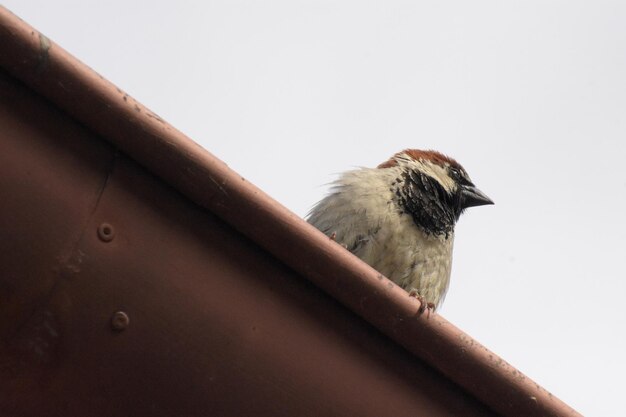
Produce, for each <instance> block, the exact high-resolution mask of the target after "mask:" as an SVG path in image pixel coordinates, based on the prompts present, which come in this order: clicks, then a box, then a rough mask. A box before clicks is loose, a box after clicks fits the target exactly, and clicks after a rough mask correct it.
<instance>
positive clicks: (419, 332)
mask: <svg viewBox="0 0 626 417" xmlns="http://www.w3.org/2000/svg"><path fill="white" fill-rule="evenodd" d="M0 65H1V66H2V67H3V68H4V69H5V70H6V71H8V72H9V73H10V74H12V76H14V77H15V78H17V79H19V80H21V81H22V82H24V83H25V84H26V85H28V86H29V87H31V88H32V89H34V90H35V91H37V92H38V93H39V94H41V95H42V96H44V97H46V98H47V99H48V100H50V101H51V102H53V103H54V104H55V105H57V106H58V107H60V108H61V109H63V110H65V111H66V112H68V113H69V114H71V115H72V116H73V117H75V118H76V119H77V120H79V121H80V122H81V123H83V124H84V125H86V126H88V127H89V128H90V129H91V130H93V131H95V132H96V133H98V134H99V135H101V136H102V137H104V138H105V139H106V140H107V141H109V142H111V143H112V144H114V146H116V147H117V148H119V149H121V150H122V151H123V152H125V153H127V154H128V155H129V156H131V157H132V158H134V159H135V160H136V161H137V162H139V163H140V164H141V165H143V166H144V167H145V168H147V169H148V170H149V171H151V172H152V173H153V174H155V175H156V176H158V177H159V178H161V179H162V180H163V181H165V182H166V183H168V184H170V185H171V186H173V187H175V188H176V189H178V190H179V191H180V192H181V193H182V194H184V195H185V196H186V197H188V198H189V199H191V200H192V201H194V202H195V203H197V204H198V205H200V206H202V207H204V208H206V209H208V210H210V211H211V212H212V213H215V214H216V215H217V216H219V217H220V218H222V219H223V220H224V221H226V222H227V223H229V224H230V225H232V226H233V227H235V228H236V229H237V230H239V231H240V232H241V233H243V234H244V235H246V236H248V237H249V238H250V239H252V240H253V241H255V242H256V243H257V244H259V245H260V246H261V247H263V248H265V249H266V250H267V251H269V252H270V253H271V254H273V255H274V256H276V257H277V258H278V259H280V260H281V261H282V262H284V263H285V264H287V265H288V266H290V267H291V268H293V269H294V270H296V271H297V272H299V273H300V274H302V275H304V276H305V277H307V278H308V279H309V280H311V281H312V282H313V283H315V285H317V286H318V287H320V288H322V289H323V290H324V291H326V292H327V293H328V294H330V295H331V296H332V297H334V298H335V299H337V300H339V301H340V302H341V303H342V304H344V305H345V306H347V307H348V308H349V309H350V310H352V311H353V312H355V313H356V314H358V315H359V316H361V317H363V318H364V319H365V320H367V321H368V322H370V323H371V324H372V325H374V326H375V327H376V328H378V329H379V330H380V331H381V332H383V333H384V334H386V335H387V336H389V337H390V338H391V339H393V340H394V341H395V342H397V343H399V344H400V345H402V346H404V347H405V348H406V349H407V350H409V351H410V352H412V353H413V354H415V355H416V356H418V357H419V358H421V359H422V360H424V361H425V362H427V363H428V364H430V365H431V366H433V367H434V368H436V369H438V370H439V371H441V372H442V373H443V374H444V375H446V376H447V377H448V378H449V379H451V380H452V381H454V382H456V383H457V384H459V385H460V386H462V387H463V388H464V389H465V390H467V391H468V392H470V393H471V394H472V395H474V396H476V397H477V398H478V399H480V400H481V401H483V402H484V403H485V404H487V405H489V406H490V407H491V408H493V409H494V410H495V411H497V412H499V413H501V414H503V415H509V416H514V415H515V416H519V415H524V416H579V415H580V414H579V413H577V412H576V411H575V410H573V409H572V408H570V407H569V406H568V405H567V404H565V403H563V402H562V401H561V400H559V399H558V398H556V397H554V396H553V395H552V394H550V393H549V392H548V391H546V390H545V389H543V388H542V387H541V386H539V385H538V384H537V383H535V382H534V381H532V380H531V379H530V378H528V377H526V376H525V375H524V374H522V373H521V372H520V371H518V370H517V369H516V368H514V367H513V366H511V365H510V364H508V363H507V362H506V361H504V360H503V359H501V358H500V357H498V356H497V355H496V354H494V353H492V352H491V351H489V350H488V349H487V348H485V347H483V346H482V345H481V344H479V343H478V342H476V341H475V340H474V339H472V338H471V337H470V336H469V335H467V334H465V333H464V332H463V331H461V330H460V329H458V328H457V327H455V326H454V325H453V324H451V323H450V322H448V321H447V320H445V319H444V318H443V317H442V316H440V315H437V314H433V315H430V316H428V315H422V316H418V315H417V314H416V313H417V310H418V308H419V301H417V300H415V299H413V298H410V297H408V296H407V294H406V292H405V291H404V290H402V289H401V288H399V287H398V286H397V285H395V284H394V283H393V282H391V281H390V280H388V279H387V278H385V277H383V276H382V275H381V274H379V273H378V272H377V271H375V270H374V269H372V268H371V267H369V266H368V265H366V264H365V263H363V262H362V261H360V260H359V259H358V258H356V257H354V256H353V255H352V254H350V253H349V252H348V251H346V250H344V249H343V248H342V247H340V246H339V245H337V244H336V243H335V242H333V241H331V240H330V239H328V238H327V237H326V236H324V235H323V234H322V233H320V232H319V231H317V230H316V229H314V228H313V227H312V226H310V225H309V224H308V223H306V222H305V221H304V220H303V219H301V218H300V217H298V216H296V215H295V214H294V213H292V212H290V211H289V210H288V209H287V208H285V207H283V206H282V205H281V204H280V203H278V202H277V201H275V200H273V199H272V198H271V197H269V196H268V195H267V194H265V193H264V192H263V191H261V190H260V189H258V188H257V187H255V186H254V185H253V184H251V183H250V182H248V181H246V180H245V179H244V178H243V177H241V176H240V175H239V174H237V173H236V172H234V171H233V170H231V169H230V168H228V166H227V165H226V164H225V163H224V162H222V161H220V160H219V159H218V158H216V157H215V156H213V155H211V154H210V153H209V152H208V151H206V150H205V149H203V148H202V147H200V146H199V145H198V144H196V143H195V142H193V141H192V140H191V139H189V138H188V137H186V136H185V135H184V134H182V133H181V132H179V131H178V130H176V129H175V128H173V127H172V126H170V125H169V124H168V123H167V122H165V121H164V120H162V119H161V118H160V117H159V116H158V115H156V114H155V113H153V112H151V111H150V110H149V109H147V108H146V107H144V106H143V105H142V104H140V103H138V102H137V101H135V100H134V99H133V98H132V97H130V96H129V95H128V94H126V93H124V91H122V90H121V89H119V88H117V87H116V86H114V85H113V84H112V83H110V82H109V81H107V80H106V79H104V78H103V77H102V76H100V75H99V74H97V73H96V72H95V71H93V70H92V69H90V68H89V67H88V66H87V65H85V64H83V63H82V62H80V61H79V60H78V59H76V58H74V57H73V56H72V55H70V54H69V53H68V52H66V51H65V50H63V49H62V48H61V47H59V46H58V45H56V44H55V43H53V42H52V41H50V40H49V39H48V38H47V37H45V36H44V35H42V34H40V33H39V32H38V31H37V30H35V29H34V28H32V27H30V26H29V25H28V24H26V23H25V22H23V21H22V20H21V19H19V18H18V17H16V16H15V15H13V14H12V13H11V12H10V11H8V10H7V9H6V8H4V7H2V6H0Z"/></svg>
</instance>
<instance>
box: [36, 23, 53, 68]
mask: <svg viewBox="0 0 626 417" xmlns="http://www.w3.org/2000/svg"><path fill="white" fill-rule="evenodd" d="M50 46H52V44H51V43H50V39H48V38H47V37H46V36H45V35H43V34H42V33H39V54H37V66H36V67H35V70H36V71H37V72H38V73H40V74H41V73H42V72H44V71H45V70H46V68H48V63H49V61H50V54H49V51H50Z"/></svg>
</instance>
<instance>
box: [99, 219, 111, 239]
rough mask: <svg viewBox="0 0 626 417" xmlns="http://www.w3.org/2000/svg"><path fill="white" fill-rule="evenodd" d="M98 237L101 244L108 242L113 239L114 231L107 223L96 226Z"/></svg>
mask: <svg viewBox="0 0 626 417" xmlns="http://www.w3.org/2000/svg"><path fill="white" fill-rule="evenodd" d="M98 237H99V238H100V240H101V241H103V242H110V241H112V240H113V237H115V229H113V226H111V225H110V224H109V223H102V224H101V225H100V226H98Z"/></svg>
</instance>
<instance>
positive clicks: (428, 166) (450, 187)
mask: <svg viewBox="0 0 626 417" xmlns="http://www.w3.org/2000/svg"><path fill="white" fill-rule="evenodd" d="M402 162H404V165H406V166H408V167H409V168H412V169H418V170H420V171H421V172H423V173H424V174H426V175H428V176H429V177H431V178H434V179H435V180H437V182H438V183H439V184H441V186H442V187H443V189H444V190H446V191H447V192H448V193H449V194H452V193H454V192H455V191H456V189H457V184H456V182H455V181H454V180H453V179H452V178H450V176H449V175H448V169H447V168H448V166H447V164H446V165H445V166H443V167H442V166H440V165H437V164H434V163H432V162H431V161H425V160H418V161H416V160H414V159H409V158H406V159H403V160H402Z"/></svg>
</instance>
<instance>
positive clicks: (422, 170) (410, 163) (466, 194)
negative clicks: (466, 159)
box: [378, 149, 493, 236]
mask: <svg viewBox="0 0 626 417" xmlns="http://www.w3.org/2000/svg"><path fill="white" fill-rule="evenodd" d="M393 167H396V169H397V170H398V171H399V177H398V178H396V179H395V181H394V183H393V184H392V190H393V192H394V193H395V195H396V196H397V197H398V204H399V205H400V206H401V208H402V209H403V210H404V211H405V212H406V213H408V214H411V215H412V216H413V220H414V221H415V223H416V224H417V226H418V227H420V228H421V229H423V230H424V231H425V232H426V233H428V234H431V233H432V234H436V235H441V234H444V235H446V236H447V235H448V234H449V233H450V232H451V231H452V230H453V229H454V225H455V223H456V221H457V220H458V219H459V216H460V215H461V213H463V211H464V210H465V209H466V208H468V207H474V206H482V205H486V204H493V201H492V200H491V199H490V198H489V197H487V196H486V195H485V194H484V193H483V192H482V191H480V190H479V189H478V188H476V186H475V185H474V184H473V183H472V181H471V180H470V178H469V176H468V175H467V172H466V171H465V169H463V167H462V166H461V164H459V163H458V162H456V161H455V160H454V159H452V158H450V157H448V156H446V155H443V154H441V153H439V152H436V151H423V150H418V149H407V150H404V151H402V152H398V153H397V154H395V155H394V156H392V157H391V158H390V159H389V160H388V161H386V162H384V163H382V164H380V165H379V166H378V168H379V169H387V168H393Z"/></svg>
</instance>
